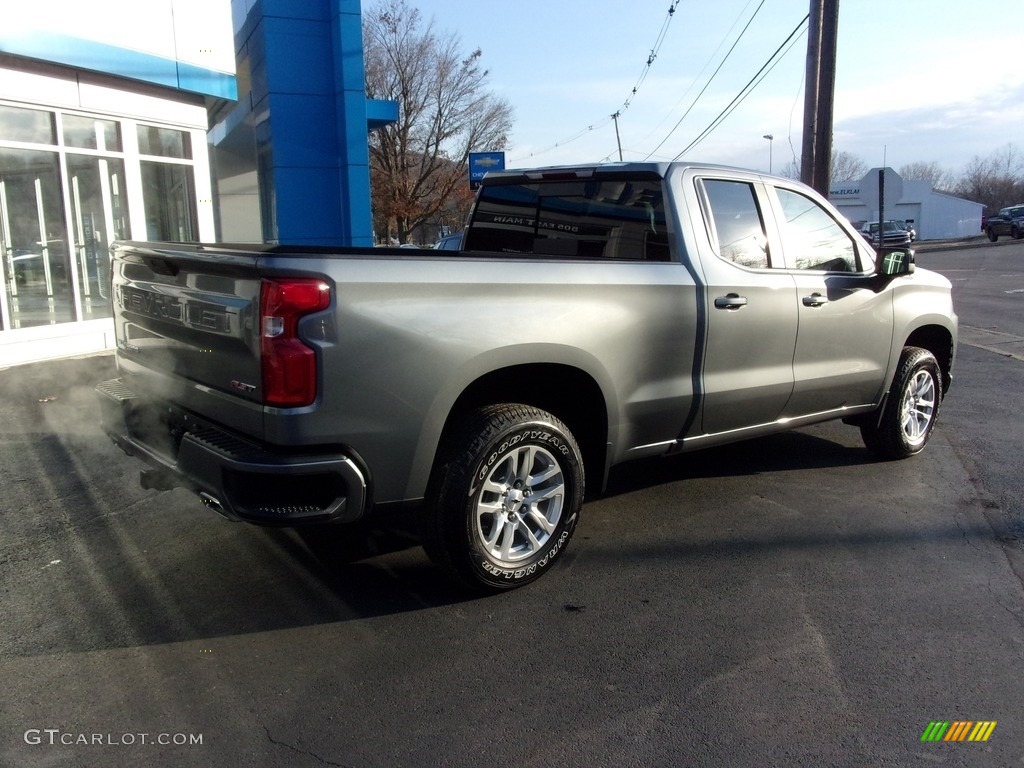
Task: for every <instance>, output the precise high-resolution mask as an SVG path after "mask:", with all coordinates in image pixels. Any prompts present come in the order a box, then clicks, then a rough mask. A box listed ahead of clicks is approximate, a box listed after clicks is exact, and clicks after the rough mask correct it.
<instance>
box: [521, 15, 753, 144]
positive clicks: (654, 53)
mask: <svg viewBox="0 0 1024 768" xmlns="http://www.w3.org/2000/svg"><path fill="white" fill-rule="evenodd" d="M681 2H682V0H672V3H671V4H670V5H669V8H668V11H667V12H666V14H665V20H664V21H663V22H662V24H661V29H660V30H659V31H658V38H657V40H655V42H654V46H653V47H652V48H651V50H650V53H649V54H648V56H647V62H646V63H645V64H644V66H643V68H642V69H641V71H640V75H639V77H638V78H637V81H636V83H635V84H634V85H633V89H632V90H631V91H630V93H629V95H628V96H627V97H626V100H625V101H624V102H623V103H622V106H621V107H620V108H619V109H618V110H616V112H615V113H614V114H612V115H609V116H608V117H607V118H605V119H604V120H602V121H600V122H598V123H594V124H592V125H588V126H587V127H586V128H583V129H582V130H580V131H577V132H576V133H574V134H573V135H572V136H571V137H569V138H568V139H564V140H562V141H558V142H555V143H554V144H552V145H551V146H549V147H547V148H545V149H541V150H538V151H536V152H531V153H530V154H529V155H527V157H536V156H537V155H543V154H546V153H547V152H551V151H552V150H555V149H558V148H560V147H564V146H565V145H566V144H571V143H572V142H574V141H576V140H578V139H581V138H583V137H584V136H586V135H587V134H588V133H590V132H591V131H595V130H597V129H599V128H604V127H605V126H607V125H608V124H609V123H611V122H612V120H614V119H616V118H617V117H620V116H621V114H622V110H623V109H629V105H630V104H631V103H632V101H633V98H634V97H635V96H636V95H637V93H638V92H639V90H640V87H641V86H642V85H643V84H644V81H645V80H646V79H647V75H648V74H649V73H650V71H651V67H652V66H653V65H654V61H655V60H656V59H657V58H658V53H659V52H660V51H661V46H662V44H664V42H665V38H666V36H667V35H668V28H669V25H670V24H671V23H672V19H673V18H674V17H675V13H676V8H677V7H678V6H679V4H680V3H681ZM763 2H764V0H762V3H763Z"/></svg>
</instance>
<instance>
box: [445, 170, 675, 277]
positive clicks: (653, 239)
mask: <svg viewBox="0 0 1024 768" xmlns="http://www.w3.org/2000/svg"><path fill="white" fill-rule="evenodd" d="M464 247H465V249H466V250H470V251H494V252H501V253H522V254H532V255H541V256H553V257H556V258H566V259H629V260H644V261H668V259H669V246H668V230H667V228H666V224H665V205H664V195H663V193H662V189H661V181H660V179H656V178H655V179H622V178H616V179H604V180H573V181H541V182H525V183H513V184H497V185H487V186H484V187H483V188H482V189H481V190H480V196H479V198H478V200H477V205H476V209H475V211H474V214H473V221H472V223H471V225H470V228H469V229H468V230H467V232H466V241H465V244H464Z"/></svg>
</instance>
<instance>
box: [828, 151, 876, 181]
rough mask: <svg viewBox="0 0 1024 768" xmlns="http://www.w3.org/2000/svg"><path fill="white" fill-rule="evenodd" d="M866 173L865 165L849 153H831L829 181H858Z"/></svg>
mask: <svg viewBox="0 0 1024 768" xmlns="http://www.w3.org/2000/svg"><path fill="white" fill-rule="evenodd" d="M867 172H868V166H867V163H865V162H864V161H863V160H861V159H860V158H859V157H857V155H855V154H853V153H851V152H833V153H832V162H831V163H830V164H829V180H830V181H859V180H860V179H862V178H864V174H865V173H867Z"/></svg>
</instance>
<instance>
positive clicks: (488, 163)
mask: <svg viewBox="0 0 1024 768" xmlns="http://www.w3.org/2000/svg"><path fill="white" fill-rule="evenodd" d="M503 170H505V153H504V152H470V153H469V188H470V189H476V188H477V187H479V186H480V180H481V179H482V178H483V177H484V174H485V173H487V172H488V171H503Z"/></svg>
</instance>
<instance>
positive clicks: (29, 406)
mask: <svg viewBox="0 0 1024 768" xmlns="http://www.w3.org/2000/svg"><path fill="white" fill-rule="evenodd" d="M920 263H921V264H922V265H923V266H927V267H933V268H936V269H938V270H940V271H942V272H943V273H944V274H947V275H948V276H949V277H950V278H951V280H953V282H954V291H955V294H954V295H955V297H956V299H957V310H958V312H959V313H960V318H961V324H962V325H963V326H964V332H963V334H962V336H963V338H965V339H967V340H968V341H967V342H966V343H964V344H963V345H962V346H961V349H960V352H959V359H958V364H957V369H956V379H955V382H954V387H953V389H952V391H951V393H950V395H949V397H948V398H947V399H946V401H945V403H944V404H943V412H942V414H941V416H940V423H939V426H938V429H937V431H936V433H935V436H934V438H933V440H932V442H931V443H930V445H929V446H928V448H927V449H926V451H925V452H924V453H923V454H922V455H921V456H919V457H916V458H915V459H912V460H908V461H903V462H896V463H880V462H876V461H874V460H873V459H872V458H871V457H870V455H869V454H868V453H867V451H866V450H865V449H864V448H863V446H862V444H861V442H860V438H859V435H858V433H857V431H856V430H854V429H852V428H848V427H844V426H842V425H839V424H828V425H821V426H818V427H814V428H810V429H803V430H799V431H796V432H792V433H789V434H784V435H779V436H775V437H771V438H766V439H763V440H757V441H751V442H749V443H745V444H738V445H734V446H728V447H726V448H720V449H715V450H711V451H707V452H705V453H702V454H689V455H687V456H683V457H677V458H675V459H672V460H667V461H661V462H644V463H640V464H635V465H628V466H626V467H623V468H620V469H619V470H618V471H617V472H616V473H615V475H614V477H613V479H612V483H611V487H610V489H609V492H608V494H607V495H605V496H603V497H602V498H599V499H595V500H592V501H590V502H589V503H588V504H587V505H586V506H585V508H584V517H583V522H582V523H581V527H580V529H579V531H578V532H577V535H576V537H575V539H574V540H573V543H572V547H571V548H570V550H569V551H568V552H567V554H566V557H565V558H564V560H563V562H562V563H560V564H559V567H558V568H557V569H556V570H553V571H552V572H551V573H550V574H548V575H547V576H546V577H545V578H544V579H542V580H541V581H539V582H537V583H536V584H534V585H532V586H530V587H528V588H525V589H522V590H518V591H515V592H513V593H509V594H504V595H499V596H496V597H489V598H470V597H468V596H467V595H465V594H464V593H462V592H460V591H459V590H457V589H455V588H453V587H452V586H451V585H450V584H449V583H448V582H446V581H445V580H444V578H443V577H442V576H441V575H440V574H439V573H438V572H436V571H435V570H434V568H433V567H432V566H431V565H430V563H429V561H427V559H426V557H425V556H424V555H423V553H422V551H421V550H420V549H419V548H418V547H417V546H416V542H415V540H414V539H413V538H412V537H411V536H410V535H409V534H407V533H406V532H405V531H404V529H403V527H402V526H401V525H399V524H391V525H389V526H387V527H386V528H384V529H382V530H374V529H367V530H364V531H360V532H359V533H358V535H357V536H354V537H351V538H347V539H340V538H335V537H332V538H328V539H324V538H318V537H313V536H309V535H307V536H303V535H299V534H298V533H296V532H294V531H288V530H265V529H259V528H254V527H247V526H243V525H241V524H230V523H227V522H224V521H222V520H221V519H220V518H218V517H217V516H216V515H214V514H213V513H211V512H210V511H209V510H207V509H205V508H204V507H203V506H202V505H201V504H200V503H199V502H198V501H196V500H195V499H193V498H192V497H191V496H189V494H187V493H185V492H183V491H170V492H156V491H144V490H142V489H141V488H140V487H139V485H138V481H137V475H138V469H139V467H138V465H137V464H136V463H135V462H134V461H133V460H131V459H129V458H128V457H125V456H123V455H122V454H120V453H119V452H118V451H117V450H116V449H115V448H114V447H113V446H112V445H111V444H110V443H109V441H107V440H106V439H105V438H104V437H103V436H102V435H101V434H100V433H99V430H98V427H97V414H96V410H95V403H94V399H93V395H92V386H93V384H94V383H95V382H97V381H100V380H102V379H104V378H108V377H109V376H110V375H112V371H113V362H112V358H110V357H109V356H99V357H91V358H84V359H80V360H71V361H58V362H51V363H45V364H38V365H31V366H23V367H19V368H11V369H8V370H4V371H0V435H2V438H0V473H2V476H3V477H4V482H3V489H4V491H3V494H2V497H0V520H2V524H3V535H2V536H0V566H2V572H3V580H2V585H0V615H2V616H3V630H2V632H0V685H2V688H3V690H4V695H3V701H4V703H3V706H2V707H0V765H11V766H58V765H59V766H63V765H68V766H121V765H124V766H129V765H131V766H137V765H167V766H208V765H218V766H233V765H238V766H242V765H288V766H323V765H339V766H353V767H355V766H428V765H438V766H441V765H444V766H463V765H465V766H479V765H496V764H516V765H520V766H555V765H559V766H564V765H573V766H575V765H580V766H650V765H665V766H669V765H671V766H677V765H723V766H737V765H750V766H754V765H808V766H822V765H850V766H862V765H892V766H905V765H935V764H938V765H985V766H993V765H1024V696H1022V695H1021V691H1022V685H1021V679H1022V673H1024V543H1022V542H1024V522H1022V521H1024V505H1022V503H1021V499H1022V493H1021V492H1022V490H1024V488H1022V487H1021V480H1020V475H1021V473H1020V467H1021V466H1022V465H1024V429H1022V426H1024V423H1022V422H1024V416H1022V413H1024V312H1021V309H1020V308H1021V305H1020V302H1021V301H1024V245H1022V244H1018V243H1013V244H1007V245H1005V246H1004V245H1003V244H1002V243H999V244H997V246H995V247H993V248H991V249H982V248H969V249H963V248H953V249H949V248H945V249H922V254H921V258H920ZM1018 289H1021V292H1020V293H1015V291H1017V290H1018ZM1018 353H1021V354H1018ZM945 721H948V722H951V723H952V722H968V721H969V722H971V723H980V722H988V723H991V722H995V723H996V726H995V727H994V729H992V731H991V733H990V735H989V738H988V739H987V740H986V741H984V742H971V741H963V742H952V741H949V742H935V743H933V742H926V741H922V740H921V737H922V735H923V734H924V733H925V731H926V730H927V729H928V727H929V725H930V724H931V723H933V722H945Z"/></svg>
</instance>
